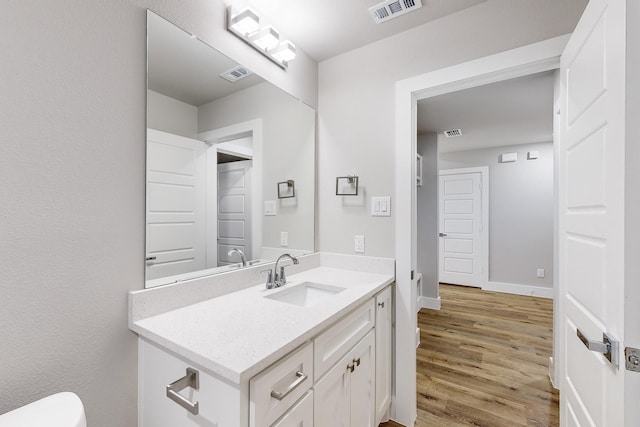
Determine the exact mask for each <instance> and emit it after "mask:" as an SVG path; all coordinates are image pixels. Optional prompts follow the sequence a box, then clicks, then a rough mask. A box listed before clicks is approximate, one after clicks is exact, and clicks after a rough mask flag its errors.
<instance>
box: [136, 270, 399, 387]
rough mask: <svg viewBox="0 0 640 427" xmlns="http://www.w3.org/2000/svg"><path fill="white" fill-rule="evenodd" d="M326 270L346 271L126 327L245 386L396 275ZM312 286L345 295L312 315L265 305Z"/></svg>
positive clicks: (310, 274) (310, 275)
mask: <svg viewBox="0 0 640 427" xmlns="http://www.w3.org/2000/svg"><path fill="white" fill-rule="evenodd" d="M385 261H387V262H388V260H386V259H385ZM323 264H325V263H323ZM327 264H333V265H336V264H340V267H341V268H335V267H333V266H332V267H328V266H318V267H315V268H310V269H308V270H305V271H302V272H299V273H297V274H292V275H290V276H289V277H288V280H289V283H288V284H287V285H286V286H285V287H283V288H278V289H272V290H267V289H265V286H264V284H260V285H255V286H251V287H248V288H245V289H241V290H238V291H235V292H231V293H227V294H224V295H221V296H217V297H215V298H210V299H206V300H204V301H201V302H197V303H194V304H190V305H187V306H184V307H181V308H177V309H173V310H169V311H166V312H164V313H161V314H155V315H152V316H149V317H145V318H141V319H139V320H138V319H136V315H131V314H130V323H129V327H130V329H131V330H133V331H134V332H136V333H138V334H139V335H140V336H141V337H144V338H145V339H147V340H149V341H151V342H153V343H155V344H157V345H160V346H161V347H164V348H166V349H168V350H170V351H172V352H174V353H176V354H178V355H180V356H182V357H184V358H186V359H189V360H190V361H192V362H194V363H196V364H198V365H200V366H202V367H203V368H204V369H206V370H208V371H210V372H211V373H213V374H216V375H218V376H220V377H222V378H225V379H227V380H229V381H231V382H232V383H235V384H241V383H243V382H245V381H248V380H249V379H250V378H251V377H253V376H254V375H255V374H257V373H259V372H260V371H262V370H263V369H264V368H266V367H268V366H269V365H271V364H272V363H274V362H276V361H277V360H279V359H280V358H282V357H283V356H285V355H286V354H287V353H289V352H290V351H291V350H294V349H295V348H297V347H298V346H300V345H301V344H303V343H304V342H306V341H308V340H310V339H312V338H313V337H315V336H316V335H318V334H319V333H320V332H322V331H323V330H325V329H326V328H328V327H329V326H330V325H331V324H333V323H334V322H335V321H336V320H338V319H340V318H341V317H343V316H344V315H346V314H347V313H348V312H350V311H351V310H353V309H355V308H356V307H358V306H359V305H361V304H363V303H365V302H366V301H367V300H369V299H370V298H371V297H373V296H374V295H375V294H376V293H377V292H379V291H380V290H382V289H383V288H384V287H385V286H387V285H389V284H391V283H393V282H394V280H395V276H394V274H393V261H392V260H391V266H392V267H391V272H389V271H384V272H381V271H379V270H381V269H379V268H378V269H375V268H374V269H371V270H373V271H376V270H378V271H376V272H367V271H362V270H363V268H360V271H357V270H349V269H346V268H345V263H344V262H338V263H335V262H333V263H331V262H328V263H327ZM361 267H362V266H361ZM382 270H384V269H382ZM386 270H388V268H387V269H386ZM307 281H308V282H315V283H320V284H326V285H334V286H339V287H342V288H345V290H343V291H341V292H340V293H338V294H336V295H333V296H332V297H330V298H328V299H326V300H324V301H321V302H319V303H318V304H316V305H313V306H311V307H301V306H298V305H294V304H289V303H286V302H282V301H278V300H274V299H270V298H264V297H265V296H267V295H270V294H273V293H275V292H279V291H282V290H284V289H286V288H292V287H294V286H296V285H299V284H301V283H302V282H307ZM142 292H145V291H142ZM130 309H131V302H130Z"/></svg>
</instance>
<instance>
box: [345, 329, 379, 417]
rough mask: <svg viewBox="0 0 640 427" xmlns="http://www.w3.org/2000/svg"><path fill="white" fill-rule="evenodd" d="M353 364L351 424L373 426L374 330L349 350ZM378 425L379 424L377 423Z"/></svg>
mask: <svg viewBox="0 0 640 427" xmlns="http://www.w3.org/2000/svg"><path fill="white" fill-rule="evenodd" d="M349 355H350V356H351V364H352V365H353V366H354V369H353V372H350V374H349V376H350V381H351V390H350V393H351V395H350V401H351V416H350V419H351V426H352V427H360V426H373V425H374V405H375V363H376V355H375V336H374V331H371V332H369V334H367V336H366V337H365V338H364V339H363V340H362V341H360V343H358V345H357V346H356V347H355V348H354V349H353V350H352V351H351V352H349ZM376 425H377V424H376Z"/></svg>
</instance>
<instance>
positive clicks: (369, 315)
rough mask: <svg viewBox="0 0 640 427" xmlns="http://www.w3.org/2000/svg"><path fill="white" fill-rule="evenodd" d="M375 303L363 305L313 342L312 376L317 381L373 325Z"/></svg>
mask: <svg viewBox="0 0 640 427" xmlns="http://www.w3.org/2000/svg"><path fill="white" fill-rule="evenodd" d="M374 307H375V302H374V301H373V300H371V301H370V302H368V303H366V304H364V305H363V306H361V307H360V308H357V309H356V310H355V311H353V312H352V313H350V314H349V315H347V317H345V318H344V319H342V320H340V321H339V322H338V323H336V324H335V325H334V326H332V327H331V328H329V329H328V330H327V331H325V332H323V333H322V334H321V335H319V336H318V337H317V338H316V339H315V340H314V355H313V361H314V374H315V380H316V381H317V380H318V379H319V378H320V377H321V376H322V375H324V373H325V372H327V370H329V368H331V367H332V366H333V365H335V364H336V362H338V360H340V359H341V358H342V357H343V356H344V355H345V354H346V353H347V351H349V350H350V349H351V348H352V347H353V346H354V345H356V343H357V342H358V341H360V339H362V337H364V336H365V335H366V334H367V332H369V330H371V328H373V326H374V324H375V309H374Z"/></svg>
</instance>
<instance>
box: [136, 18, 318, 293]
mask: <svg viewBox="0 0 640 427" xmlns="http://www.w3.org/2000/svg"><path fill="white" fill-rule="evenodd" d="M147 40H148V41H147V69H148V71H147V174H146V177H147V178H146V179H147V186H146V199H147V200H146V260H145V264H146V287H152V286H158V285H162V284H167V283H175V282H179V281H182V280H188V279H193V278H196V277H203V276H207V275H211V274H216V273H219V272H224V271H230V270H234V269H240V268H243V267H244V266H249V265H253V264H256V263H260V262H267V261H272V260H274V259H275V258H277V256H279V255H280V254H282V253H291V254H295V255H303V254H306V253H311V252H313V250H314V200H315V195H314V188H315V181H314V179H315V133H316V130H315V123H316V118H315V114H316V113H315V111H314V110H313V109H312V108H311V107H309V106H307V105H305V104H304V103H302V102H300V101H299V100H298V99H296V98H294V97H292V96H291V95H289V94H287V93H285V92H284V91H282V90H280V89H279V88H277V87H276V86H274V85H273V84H271V83H269V82H267V81H265V80H264V79H262V78H261V77H260V76H258V75H256V74H254V73H252V72H251V71H250V70H248V69H247V68H245V67H243V66H242V65H240V64H238V63H236V62H234V61H233V60H231V59H229V58H228V57H226V56H224V55H223V54H221V53H220V52H218V51H217V50H215V49H214V48H212V47H211V46H209V45H207V44H205V43H204V42H202V41H200V40H198V39H197V38H196V37H194V36H192V35H191V34H189V33H187V32H185V31H183V30H182V29H180V28H178V27H177V26H175V25H174V24H172V23H171V22H169V21H167V20H165V19H164V18H162V17H160V16H158V15H156V14H155V13H153V12H151V11H148V12H147ZM283 182H287V183H288V182H291V183H295V184H294V185H295V192H291V193H289V192H288V193H287V194H288V195H289V194H292V196H291V197H280V198H279V197H278V195H279V192H278V191H279V190H280V194H282V191H283V190H282V188H281V186H282V184H281V183H283Z"/></svg>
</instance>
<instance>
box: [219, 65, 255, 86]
mask: <svg viewBox="0 0 640 427" xmlns="http://www.w3.org/2000/svg"><path fill="white" fill-rule="evenodd" d="M251 74H253V73H252V72H251V70H250V69H248V68H246V67H243V66H242V65H238V66H237V67H233V68H232V69H230V70H228V71H225V72H224V73H222V74H220V77H222V78H223V79H225V80H229V81H230V82H231V83H235V82H237V81H238V80H240V79H244V78H245V77H248V76H250V75H251Z"/></svg>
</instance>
